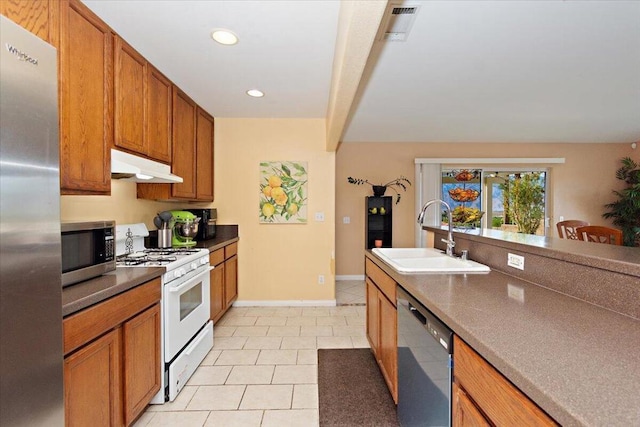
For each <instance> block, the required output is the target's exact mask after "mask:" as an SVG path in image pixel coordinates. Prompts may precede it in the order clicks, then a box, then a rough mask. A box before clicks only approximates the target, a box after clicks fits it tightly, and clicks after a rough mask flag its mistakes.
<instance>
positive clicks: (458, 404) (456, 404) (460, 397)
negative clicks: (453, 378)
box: [452, 383, 491, 427]
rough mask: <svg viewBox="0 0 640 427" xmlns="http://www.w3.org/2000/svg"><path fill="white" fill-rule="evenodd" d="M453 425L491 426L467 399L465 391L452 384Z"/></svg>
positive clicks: (469, 426)
mask: <svg viewBox="0 0 640 427" xmlns="http://www.w3.org/2000/svg"><path fill="white" fill-rule="evenodd" d="M452 399H453V403H452V407H453V408H452V411H453V425H454V426H466V427H490V426H491V424H489V422H488V421H487V419H486V418H485V417H484V415H482V413H481V412H480V410H479V409H478V407H477V406H476V405H475V404H474V403H473V402H472V401H471V399H469V396H468V395H467V393H465V391H464V390H463V389H462V388H460V386H459V385H458V384H456V383H454V384H453V396H452Z"/></svg>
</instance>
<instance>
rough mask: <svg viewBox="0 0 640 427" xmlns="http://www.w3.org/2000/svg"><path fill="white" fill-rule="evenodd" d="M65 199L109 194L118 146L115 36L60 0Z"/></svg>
mask: <svg viewBox="0 0 640 427" xmlns="http://www.w3.org/2000/svg"><path fill="white" fill-rule="evenodd" d="M59 3H60V47H59V52H58V60H59V81H60V86H59V90H60V183H61V191H62V194H109V193H110V191H111V151H110V149H111V147H112V145H113V128H112V125H113V86H112V82H113V34H112V32H111V29H110V28H109V27H108V26H107V25H106V24H105V23H104V22H103V21H101V20H100V19H99V18H98V17H97V16H96V15H95V14H94V13H93V12H91V11H90V10H89V9H88V8H87V7H86V6H84V5H83V4H82V3H81V2H80V1H78V0H60V2H59Z"/></svg>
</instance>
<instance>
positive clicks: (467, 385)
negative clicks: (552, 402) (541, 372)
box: [453, 335, 558, 427]
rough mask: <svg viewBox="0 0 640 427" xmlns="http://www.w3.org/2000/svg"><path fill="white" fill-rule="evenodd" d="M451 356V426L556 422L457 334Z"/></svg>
mask: <svg viewBox="0 0 640 427" xmlns="http://www.w3.org/2000/svg"><path fill="white" fill-rule="evenodd" d="M453 360H454V361H453V366H454V401H453V421H454V424H453V425H454V427H467V426H485V425H497V426H557V425H558V424H557V423H556V422H555V421H554V420H553V419H551V418H550V417H549V416H548V415H547V414H546V413H545V412H544V411H542V409H540V408H539V407H538V406H537V405H536V404H535V403H534V402H533V401H531V400H530V399H529V398H528V397H527V396H526V395H525V394H524V393H522V392H521V391H520V390H519V389H518V388H516V387H515V386H514V385H513V384H511V382H509V380H507V379H506V378H505V377H504V376H503V375H502V374H500V372H498V371H497V370H496V369H495V368H494V367H493V366H491V365H490V364H489V363H488V362H486V361H485V360H484V359H483V358H482V357H481V356H480V355H479V354H478V353H476V352H475V351H474V350H473V349H472V348H471V347H469V345H467V344H466V343H465V342H464V341H463V340H461V339H460V338H459V337H458V336H457V335H456V336H454V344H453Z"/></svg>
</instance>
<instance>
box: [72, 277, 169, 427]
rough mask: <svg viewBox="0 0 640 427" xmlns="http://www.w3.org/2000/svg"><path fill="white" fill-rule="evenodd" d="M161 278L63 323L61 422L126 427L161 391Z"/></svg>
mask: <svg viewBox="0 0 640 427" xmlns="http://www.w3.org/2000/svg"><path fill="white" fill-rule="evenodd" d="M160 291H161V289H160V279H154V280H152V281H150V282H147V283H146V284H143V285H140V286H138V287H136V288H134V289H132V290H130V291H127V292H124V293H122V294H120V295H117V296H114V297H112V298H110V299H108V300H106V301H103V302H101V303H98V304H96V305H94V306H91V307H89V308H87V309H85V310H82V311H80V312H78V313H75V314H73V315H70V316H68V317H66V318H65V319H64V320H63V330H64V348H65V359H64V389H65V423H66V425H67V426H88V425H90V426H103V425H104V426H129V425H131V424H133V422H134V421H135V420H136V419H137V418H138V417H139V416H140V414H142V412H143V411H144V410H145V408H146V406H147V404H148V403H149V402H150V401H151V398H152V397H153V396H154V395H155V394H156V393H157V392H158V391H159V390H160V367H161V353H160V352H161V335H160V328H161V322H160Z"/></svg>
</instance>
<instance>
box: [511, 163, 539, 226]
mask: <svg viewBox="0 0 640 427" xmlns="http://www.w3.org/2000/svg"><path fill="white" fill-rule="evenodd" d="M508 189H509V192H508V193H507V194H506V197H505V198H508V209H509V211H508V212H509V216H510V217H511V218H512V219H513V221H514V222H515V223H516V225H517V227H518V232H519V233H526V234H536V230H537V229H538V227H539V226H540V223H541V222H542V217H543V216H544V187H543V186H542V184H541V183H540V173H539V172H528V173H521V174H515V175H514V176H511V177H509V184H508Z"/></svg>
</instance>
